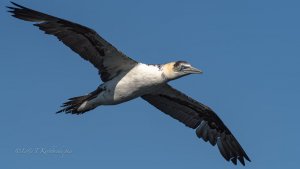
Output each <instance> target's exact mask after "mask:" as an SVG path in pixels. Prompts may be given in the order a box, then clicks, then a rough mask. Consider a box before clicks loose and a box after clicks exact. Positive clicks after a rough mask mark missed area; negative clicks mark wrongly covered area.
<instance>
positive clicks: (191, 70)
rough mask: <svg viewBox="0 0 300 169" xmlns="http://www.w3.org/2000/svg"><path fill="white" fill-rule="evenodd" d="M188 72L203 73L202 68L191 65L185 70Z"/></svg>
mask: <svg viewBox="0 0 300 169" xmlns="http://www.w3.org/2000/svg"><path fill="white" fill-rule="evenodd" d="M184 71H185V72H186V73H193V74H200V73H203V71H202V70H200V69H197V68H194V67H192V66H191V67H189V68H187V69H185V70H184Z"/></svg>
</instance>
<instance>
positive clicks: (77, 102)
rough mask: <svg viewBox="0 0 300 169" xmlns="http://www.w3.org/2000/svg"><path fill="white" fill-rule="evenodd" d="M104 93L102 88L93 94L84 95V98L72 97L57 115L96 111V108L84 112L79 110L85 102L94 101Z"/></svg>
mask: <svg viewBox="0 0 300 169" xmlns="http://www.w3.org/2000/svg"><path fill="white" fill-rule="evenodd" d="M101 91H102V89H101V88H97V89H96V90H95V91H93V92H91V93H90V94H87V95H84V96H77V97H72V98H70V99H68V101H66V102H65V103H63V105H62V106H61V107H62V109H61V110H59V111H57V112H56V113H62V112H65V113H66V114H68V113H71V114H83V113H85V112H87V111H89V110H92V109H94V108H95V107H91V108H89V109H84V110H78V108H79V107H80V106H81V105H82V104H83V103H84V102H85V101H89V100H92V99H94V98H96V97H97V96H98V94H99V93H100V92H101Z"/></svg>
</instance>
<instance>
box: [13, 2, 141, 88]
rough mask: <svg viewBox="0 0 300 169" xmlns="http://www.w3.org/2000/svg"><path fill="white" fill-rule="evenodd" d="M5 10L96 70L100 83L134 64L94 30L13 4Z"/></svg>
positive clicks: (134, 63) (134, 62)
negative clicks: (57, 41)
mask: <svg viewBox="0 0 300 169" xmlns="http://www.w3.org/2000/svg"><path fill="white" fill-rule="evenodd" d="M12 4H13V5H15V7H8V8H9V9H10V11H9V12H10V13H12V16H14V17H16V18H19V19H22V20H25V21H31V22H36V24H34V25H35V26H37V27H39V29H41V30H43V31H44V32H45V33H46V34H50V35H54V36H56V37H57V38H58V39H59V40H60V41H62V42H63V43H64V44H65V45H67V46H68V47H69V48H71V49H72V50H73V51H74V52H76V53H78V54H79V55H80V56H81V57H82V58H83V59H85V60H88V61H89V62H90V63H92V64H93V65H94V66H95V67H96V68H97V69H98V70H99V74H100V76H101V79H102V81H104V82H105V81H108V80H110V79H112V78H114V77H115V76H117V75H118V74H119V73H120V72H126V71H128V70H130V69H131V68H132V67H134V66H135V65H136V64H137V62H136V61H134V60H132V59H131V58H129V57H127V56H126V55H124V54H123V53H122V52H120V51H118V50H117V49H116V48H115V47H114V46H112V45H111V44H110V43H108V42H107V41H105V40H104V39H103V38H102V37H100V36H99V35H98V34H97V33H96V32H95V31H94V30H92V29H90V28H88V27H85V26H82V25H79V24H77V23H73V22H70V21H67V20H64V19H60V18H57V17H53V16H50V15H47V14H44V13H41V12H38V11H35V10H32V9H29V8H26V7H24V6H21V5H18V4H16V3H13V2H12Z"/></svg>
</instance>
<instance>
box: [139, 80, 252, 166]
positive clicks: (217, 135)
mask: <svg viewBox="0 0 300 169" xmlns="http://www.w3.org/2000/svg"><path fill="white" fill-rule="evenodd" d="M142 98H143V99H144V100H146V101H147V102H149V103H150V104H152V105H153V106H154V107H156V108H157V109H159V110H161V111H162V112H164V113H166V114H168V115H170V116H171V117H173V118H175V119H177V120H179V121H180V122H182V123H184V124H185V125H186V126H188V127H190V128H193V129H196V134H197V136H198V137H199V138H202V139H203V140H204V141H205V142H207V141H209V142H210V144H211V145H213V146H215V145H216V144H217V146H218V148H219V151H220V153H221V154H222V156H223V157H224V158H225V159H226V160H227V161H229V160H230V161H232V163H234V164H235V165H236V164H237V160H239V161H240V163H241V164H242V165H245V160H244V159H246V160H248V161H251V160H250V158H249V157H248V155H247V154H246V152H245V151H244V150H243V148H242V147H241V145H240V144H239V143H238V141H237V140H236V138H235V137H234V136H233V135H232V133H231V132H230V130H229V129H228V128H227V127H226V126H225V124H224V123H223V122H222V121H221V119H220V118H219V117H218V116H217V114H216V113H215V112H213V111H212V110H211V109H210V108H209V107H207V106H205V105H203V104H201V103H199V102H197V101H195V100H194V99H192V98H190V97H188V96H186V95H185V94H183V93H181V92H180V91H178V90H176V89H173V88H172V87H171V86H169V85H166V86H164V87H163V88H161V90H160V92H157V93H155V94H148V95H144V96H142Z"/></svg>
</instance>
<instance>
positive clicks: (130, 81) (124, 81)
mask: <svg viewBox="0 0 300 169" xmlns="http://www.w3.org/2000/svg"><path fill="white" fill-rule="evenodd" d="M163 83H165V80H164V79H163V77H162V76H161V72H160V70H159V68H157V67H155V66H148V65H144V64H139V65H137V66H136V67H135V68H133V69H132V70H130V71H129V72H124V73H121V74H120V75H119V76H118V77H115V78H114V79H112V80H111V81H108V82H106V83H104V84H103V87H104V88H105V90H104V92H103V93H102V96H101V100H102V102H103V103H102V104H118V103H122V102H125V101H128V100H131V99H134V98H136V97H140V96H142V95H145V94H148V93H151V92H153V91H154V90H156V89H157V88H158V87H159V86H160V85H161V84H163ZM104 102H105V103H104Z"/></svg>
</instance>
